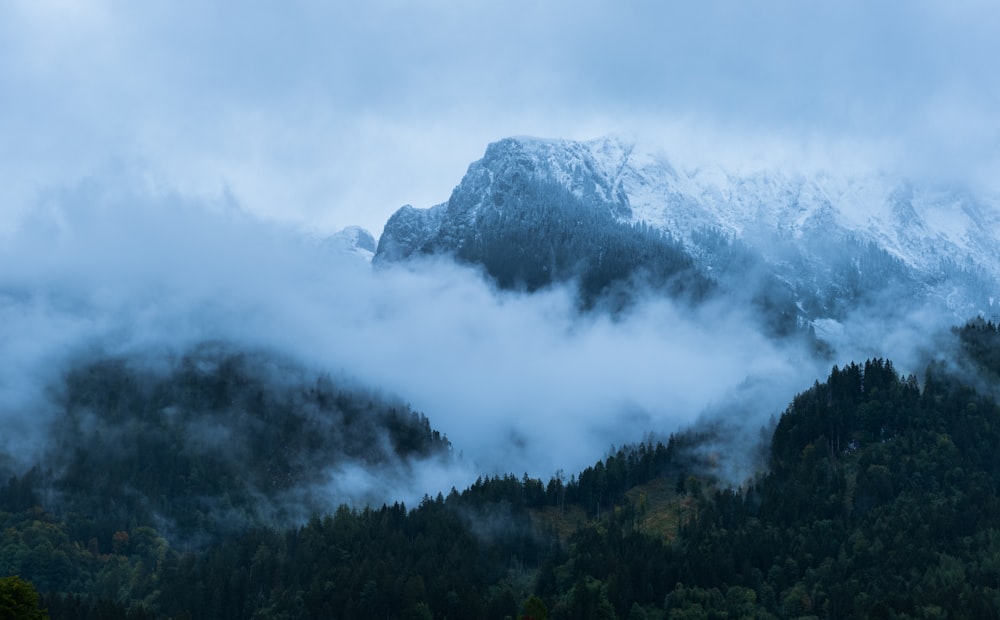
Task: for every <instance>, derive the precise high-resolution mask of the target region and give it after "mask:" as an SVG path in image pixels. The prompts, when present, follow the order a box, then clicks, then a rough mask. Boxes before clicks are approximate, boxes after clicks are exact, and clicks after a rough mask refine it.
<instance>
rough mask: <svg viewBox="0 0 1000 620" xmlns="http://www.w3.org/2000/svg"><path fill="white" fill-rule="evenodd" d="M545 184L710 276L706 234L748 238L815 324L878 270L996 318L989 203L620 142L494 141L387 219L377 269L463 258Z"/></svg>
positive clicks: (877, 180)
mask: <svg viewBox="0 0 1000 620" xmlns="http://www.w3.org/2000/svg"><path fill="white" fill-rule="evenodd" d="M547 185H555V186H558V187H560V188H562V189H563V190H565V191H566V192H568V193H569V194H571V195H572V196H573V197H574V198H575V204H576V205H577V207H578V208H581V209H598V210H603V211H604V212H605V213H607V215H608V216H609V217H608V218H607V223H606V225H612V224H617V225H628V226H635V227H641V226H648V227H649V228H651V229H653V230H656V231H658V232H660V233H662V234H664V235H669V236H670V237H671V238H672V239H675V240H676V241H678V242H679V245H680V246H681V247H682V248H683V249H684V251H685V252H687V253H688V254H689V255H690V256H691V257H692V258H693V259H694V262H695V264H696V265H697V266H698V267H699V268H700V269H702V270H704V271H706V272H712V271H717V266H716V265H713V264H712V262H713V256H712V251H713V248H712V244H705V243H704V242H703V241H704V234H705V232H706V231H711V232H712V233H714V234H717V235H721V236H722V237H723V238H725V239H726V240H728V241H729V242H734V241H738V242H739V243H741V244H743V245H745V246H746V248H747V249H749V250H750V251H752V252H753V253H755V254H757V255H759V257H760V259H762V261H763V263H765V264H766V265H767V268H768V270H769V271H770V272H771V273H772V274H773V275H774V277H776V278H777V279H779V280H781V281H784V282H786V283H787V285H788V287H789V289H790V292H791V293H792V294H793V295H794V296H795V297H796V300H797V302H798V303H799V305H800V308H801V307H802V306H805V307H806V308H807V309H806V310H803V311H802V313H803V315H804V317H803V318H805V319H807V320H815V319H820V318H829V317H834V318H836V317H837V316H838V312H842V309H840V310H838V309H837V308H836V307H835V306H836V304H833V305H831V303H830V302H829V300H827V301H823V298H829V297H833V298H836V297H837V296H839V295H843V294H844V293H843V289H845V288H848V287H849V286H850V284H851V283H850V281H851V279H857V278H858V277H860V278H862V279H864V278H869V279H876V278H877V277H879V274H875V276H874V278H873V277H872V273H871V272H872V271H892V272H898V273H899V274H900V276H901V278H902V279H903V280H908V282H907V283H906V287H905V288H906V290H907V291H908V292H909V293H912V294H914V295H916V296H918V297H929V298H932V299H937V300H940V301H941V302H943V303H944V305H946V306H947V307H948V308H949V309H950V310H952V311H953V312H954V313H955V314H956V315H959V316H969V315H975V314H984V313H989V312H991V309H992V304H993V301H994V295H993V292H994V291H995V290H996V289H997V283H998V282H1000V259H998V257H997V255H996V253H995V252H994V251H993V248H995V247H998V246H1000V236H998V235H1000V232H998V231H1000V202H998V201H997V200H996V199H995V198H993V197H988V196H987V197H984V196H977V195H974V194H972V193H971V192H969V191H968V190H965V189H962V188H935V187H931V186H929V185H917V184H915V183H913V182H911V181H908V180H905V179H900V178H892V177H889V176H888V175H885V174H868V175H855V176H849V175H846V174H831V173H828V172H819V173H815V174H813V175H811V176H809V175H806V174H804V173H797V172H796V173H790V172H783V171H776V170H764V171H757V172H751V173H737V172H732V171H728V170H726V169H724V168H723V167H721V166H714V165H713V166H702V167H700V168H694V169H684V168H680V167H678V166H675V165H674V164H673V163H671V161H670V160H669V159H668V158H667V157H666V155H664V154H662V153H661V152H657V151H653V150H644V149H641V148H639V147H638V146H637V145H636V144H635V143H633V142H628V141H625V140H622V139H620V138H616V137H605V138H599V139H596V140H591V141H586V142H578V141H572V140H561V139H540V138H530V137H523V136H522V137H514V138H506V139H503V140H500V141H497V142H494V143H491V144H490V145H489V146H487V148H486V151H485V154H484V156H483V158H482V159H480V160H478V161H475V162H473V163H472V164H470V165H469V168H468V170H467V172H466V174H465V175H464V177H463V178H462V180H461V182H460V183H459V184H458V186H456V188H455V189H454V191H453V192H452V195H451V197H450V198H449V200H448V201H447V202H445V203H441V204H439V205H436V206H433V207H431V208H429V209H415V208H413V207H412V206H409V205H408V206H407V207H404V208H402V209H400V210H399V211H397V212H396V213H395V214H393V216H392V217H390V219H389V221H388V222H387V223H386V226H385V231H384V233H383V235H382V237H381V239H380V240H379V247H378V249H377V251H376V253H375V257H374V263H375V264H376V265H379V264H383V265H384V264H387V263H392V262H396V261H399V260H405V259H407V258H409V257H410V256H413V255H414V254H438V253H446V254H448V253H451V254H456V255H461V254H462V250H463V248H464V246H465V244H468V243H469V240H470V239H476V238H481V237H483V236H484V235H488V234H489V231H487V230H485V229H484V228H483V226H482V223H483V217H484V214H486V213H493V214H496V215H497V217H520V218H521V219H525V215H524V214H523V213H521V214H514V213H513V210H512V208H511V205H512V203H516V200H512V197H515V198H516V197H518V196H524V195H526V194H530V193H531V192H533V191H534V192H535V193H538V190H537V188H539V187H545V186H547ZM532 188H534V189H532ZM513 206H515V207H516V206H517V205H516V204H514V205H513ZM535 206H536V207H537V204H536V205H535ZM529 208H530V205H529ZM557 219H558V218H557ZM564 232H565V231H564ZM567 234H568V233H567ZM713 243H714V242H713ZM593 249H594V250H597V251H599V249H600V248H598V247H595V248H593ZM869 250H877V251H878V253H879V254H881V255H880V256H879V257H878V258H877V259H875V263H876V264H874V265H871V264H869V265H863V264H861V263H860V262H859V260H855V258H856V257H857V255H858V254H859V253H864V252H866V251H869ZM465 258H466V259H468V257H465ZM470 262H480V261H477V259H476V257H472V260H471V261H470ZM841 262H843V263H844V264H842V265H841V264H839V263H841ZM882 263H884V265H883V264H882ZM866 272H868V273H866ZM812 297H815V298H816V299H812V300H811V298H812ZM817 300H819V301H817ZM841 305H843V304H841ZM810 306H811V307H812V308H811V309H809V307H810Z"/></svg>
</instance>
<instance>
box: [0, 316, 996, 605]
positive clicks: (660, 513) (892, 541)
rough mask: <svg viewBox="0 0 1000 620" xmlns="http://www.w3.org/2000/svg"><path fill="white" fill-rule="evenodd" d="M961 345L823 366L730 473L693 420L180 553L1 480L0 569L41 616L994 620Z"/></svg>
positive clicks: (991, 413)
mask: <svg viewBox="0 0 1000 620" xmlns="http://www.w3.org/2000/svg"><path fill="white" fill-rule="evenodd" d="M953 343H954V345H955V346H956V350H957V351H958V353H957V354H956V355H957V356H958V357H957V358H956V359H953V360H941V361H939V362H935V363H933V364H931V365H930V366H929V367H928V369H927V371H926V373H925V374H924V375H923V377H921V378H919V379H918V378H917V377H914V376H907V377H903V376H900V375H899V374H898V373H897V372H896V370H895V369H894V367H893V365H892V363H891V362H890V361H888V360H881V359H873V360H869V361H867V362H864V363H862V364H849V365H847V366H846V367H843V368H834V369H833V371H832V372H831V374H830V376H829V377H828V378H827V380H826V381H824V382H822V383H819V382H817V383H816V384H815V385H814V386H813V387H812V388H810V389H808V390H806V391H805V392H803V393H802V394H800V395H799V396H797V397H796V398H795V399H794V400H793V402H792V403H791V404H790V405H789V406H788V408H787V410H786V411H785V412H784V413H783V414H782V415H781V416H780V418H779V419H778V420H777V424H776V426H775V428H774V430H773V438H772V440H771V441H770V444H769V446H768V447H767V449H768V453H767V461H768V463H769V468H768V471H766V472H762V473H758V474H757V475H755V476H754V477H753V478H751V479H748V480H747V481H746V482H745V483H744V484H742V485H740V486H738V487H736V488H732V487H729V486H727V485H725V484H723V483H722V482H721V481H719V480H718V479H717V478H716V477H715V476H714V473H713V463H714V462H715V457H714V456H713V453H712V452H711V451H710V450H706V449H705V447H704V446H705V445H706V443H705V441H704V437H702V436H701V435H699V432H698V431H697V430H692V431H689V432H682V433H679V434H676V435H674V436H672V437H670V438H669V439H667V440H664V441H663V442H658V441H656V440H649V441H644V442H642V443H640V444H636V445H634V446H627V447H623V448H620V449H617V450H615V451H614V453H612V454H610V455H609V456H608V457H607V458H605V459H603V460H601V461H599V462H597V463H595V465H594V466H592V467H590V468H587V469H586V470H585V471H583V472H580V473H579V474H578V475H573V476H570V477H569V478H566V477H564V476H556V477H553V478H552V479H551V480H549V481H547V482H546V481H542V480H537V479H532V478H529V477H527V476H520V477H519V476H513V475H508V476H500V477H489V478H482V479H480V480H479V481H477V482H476V483H475V484H473V485H472V486H470V487H469V488H467V489H465V490H463V491H457V490H453V491H452V492H451V493H449V494H447V495H443V494H442V495H438V496H437V497H426V498H425V499H424V500H423V501H422V502H421V503H420V504H419V505H417V506H404V505H402V504H394V505H391V506H383V507H381V508H350V507H346V506H344V507H341V508H339V509H338V510H336V511H334V512H332V513H331V514H328V515H323V514H316V515H315V516H313V517H312V518H311V519H309V520H307V521H306V522H304V523H303V524H302V525H301V526H298V527H294V528H291V529H283V528H273V527H255V528H252V529H250V530H245V531H243V532H242V533H233V534H231V535H227V536H221V537H218V538H216V539H214V541H213V542H211V543H210V544H208V546H206V547H204V548H199V549H187V550H184V549H181V548H179V547H178V546H177V545H176V544H174V543H173V542H172V541H171V540H170V539H169V537H167V538H165V537H164V535H163V534H164V533H163V532H161V531H158V530H157V529H156V528H157V523H156V521H155V519H154V520H152V521H144V520H143V518H142V513H141V512H140V513H137V514H138V516H136V517H134V518H133V519H132V520H131V521H130V522H126V521H123V520H121V518H123V516H124V513H121V515H119V513H117V512H115V511H111V512H110V513H108V515H107V517H108V525H109V526H110V525H111V523H114V526H113V527H116V528H118V529H117V530H115V531H113V532H111V533H110V535H109V536H104V537H102V535H97V536H92V537H91V539H88V538H86V536H90V535H91V531H86V533H85V531H84V530H85V528H84V529H80V525H79V518H78V517H77V516H76V515H75V513H72V512H66V511H64V510H63V509H62V508H61V506H64V505H65V504H60V503H55V504H48V503H47V499H46V497H47V496H46V494H45V493H43V492H42V489H43V488H44V484H43V480H44V479H43V478H40V477H39V475H40V474H38V473H34V474H32V475H29V476H26V477H13V478H11V479H10V480H9V482H8V483H7V484H6V485H5V487H4V488H3V490H2V495H0V497H2V501H3V504H2V510H3V511H4V512H3V513H0V520H2V523H0V526H2V528H3V531H4V538H3V545H2V548H0V572H3V573H4V574H19V575H20V576H21V577H23V578H25V579H27V580H29V581H31V582H32V583H33V584H34V585H35V587H36V588H38V590H39V591H41V592H43V594H44V595H45V596H44V601H43V603H44V604H45V605H47V606H48V608H49V612H50V615H51V617H52V618H84V617H85V618H125V617H126V615H125V614H126V611H127V610H128V609H131V610H132V611H131V612H129V613H131V614H132V615H131V616H130V617H135V618H139V617H156V618H206V619H207V618H213V619H216V618H330V617H338V618H370V617H387V618H496V619H498V620H501V619H503V618H505V617H512V618H513V617H532V618H545V617H550V618H567V619H569V618H622V619H624V618H629V619H635V618H798V617H810V616H814V617H831V618H873V617H876V618H877V617H882V618H924V617H945V616H947V617H969V618H990V617H998V616H1000V562H998V560H997V558H1000V495H998V488H1000V460H998V459H997V458H996V456H995V447H996V446H997V445H1000V407H998V405H997V402H996V401H995V400H994V399H993V397H992V396H990V395H988V394H986V393H984V391H983V390H981V389H980V390H977V389H974V388H973V387H972V386H973V385H974V384H981V383H982V381H983V379H982V376H996V375H995V374H993V375H989V374H988V373H996V371H997V366H996V360H997V355H998V353H997V344H998V343H1000V333H998V329H997V326H995V325H994V324H992V323H985V322H982V321H979V322H975V323H972V324H969V325H967V326H966V327H964V328H962V329H958V330H955V332H954V335H953ZM959 361H961V362H962V363H957V362H959ZM959 368H962V369H965V370H968V369H978V370H977V376H976V377H974V378H973V377H971V376H963V375H959V374H957V373H958V372H959V371H958V370H956V369H959ZM965 370H963V372H965ZM126 374H127V373H126ZM71 383H72V382H71ZM195 383H196V384H197V382H195ZM100 391H102V392H103V391H104V389H103V388H102V390H100ZM126 392H127V393H131V392H128V390H126ZM209 392H210V391H204V392H201V393H202V394H203V396H204V397H207V395H208V393H209ZM94 398H95V399H96V397H94ZM119 400H120V399H111V400H110V401H107V402H119ZM174 400H176V399H174ZM307 401H308V402H316V401H314V400H308V399H307ZM73 402H76V399H74V401H73ZM86 402H90V403H96V402H98V400H91V401H86ZM140 402H145V401H140ZM147 409H148V408H147ZM133 410H135V411H144V410H146V409H144V408H143V407H137V408H135V409H131V408H129V409H121V408H120V409H118V411H119V413H120V414H122V415H124V414H125V412H126V411H133ZM406 419H413V420H415V422H417V423H416V426H415V427H414V428H416V429H417V430H419V428H421V427H422V426H423V421H422V420H421V419H419V418H412V417H411V418H406ZM416 436H419V437H425V435H422V434H421V433H420V432H416ZM712 439H713V441H712V445H714V446H716V448H714V449H715V450H718V449H724V448H719V447H718V446H719V445H721V444H720V443H719V442H718V438H717V437H713V438H712ZM753 440H755V438H732V441H734V442H735V441H753ZM426 441H427V443H426V444H424V445H425V446H435V445H437V444H436V443H435V442H434V440H433V435H431V436H427V439H426ZM303 449H304V450H306V454H308V453H309V452H308V449H307V448H305V447H304V448H303ZM345 450H346V448H345ZM150 454H156V453H155V452H150ZM157 458H158V459H160V460H163V459H166V461H167V462H168V463H169V458H168V457H167V456H165V455H163V456H159V457H157ZM125 462H127V461H125ZM164 469H166V467H164ZM123 471H129V470H127V469H126V470H123ZM136 475H138V474H136V473H131V474H128V476H136ZM221 480H222V481H223V482H217V483H215V484H224V482H225V481H226V480H232V479H231V478H221ZM93 488H95V489H99V490H100V491H99V494H97V495H95V497H94V501H95V502H101V501H104V502H106V503H105V504H104V505H106V506H112V505H113V506H117V505H118V501H119V500H118V499H115V502H114V503H112V502H111V501H110V500H109V499H108V498H107V497H105V498H101V497H99V495H100V494H109V495H111V496H113V497H117V496H115V493H117V491H115V489H116V488H117V487H116V486H114V485H110V486H107V485H105V486H94V487H93ZM237 488H238V487H237ZM219 492H221V493H226V492H230V491H229V490H228V489H219Z"/></svg>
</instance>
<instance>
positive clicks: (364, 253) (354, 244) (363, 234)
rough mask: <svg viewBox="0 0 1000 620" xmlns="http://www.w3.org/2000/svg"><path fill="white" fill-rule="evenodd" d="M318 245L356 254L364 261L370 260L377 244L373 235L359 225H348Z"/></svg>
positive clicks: (333, 250) (335, 250)
mask: <svg viewBox="0 0 1000 620" xmlns="http://www.w3.org/2000/svg"><path fill="white" fill-rule="evenodd" d="M320 245H321V246H322V247H323V248H325V249H327V250H330V251H332V252H339V253H344V254H349V255H353V256H357V257H359V258H361V259H363V260H365V261H369V262H370V261H371V260H372V257H373V256H374V255H375V250H376V249H377V246H376V244H375V237H373V236H372V234H371V233H370V232H368V231H367V230H365V229H364V228H362V227H360V226H348V227H346V228H344V229H342V230H339V231H337V232H336V233H334V234H332V235H330V236H329V237H327V238H326V239H323V240H322V241H320Z"/></svg>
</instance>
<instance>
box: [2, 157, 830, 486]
mask: <svg viewBox="0 0 1000 620" xmlns="http://www.w3.org/2000/svg"><path fill="white" fill-rule="evenodd" d="M0 263H2V265H3V269H2V270H0V319H2V321H0V325H2V326H3V327H2V328H0V340H2V341H3V343H4V350H5V355H4V357H3V360H2V366H3V367H2V373H0V376H2V377H3V378H4V379H3V381H2V382H0V405H2V410H3V416H4V421H5V428H13V426H10V427H8V426H6V424H8V423H10V424H14V423H15V422H16V425H17V428H19V429H20V430H18V431H17V432H16V433H12V434H9V435H8V436H7V442H6V444H7V446H6V447H7V448H8V449H9V448H11V447H12V446H14V445H22V446H28V445H34V444H38V443H39V442H42V441H44V422H45V420H47V419H51V418H50V417H49V416H51V415H52V414H53V413H52V412H51V411H48V410H47V409H46V407H44V406H42V404H43V403H44V402H45V396H46V390H47V388H48V387H49V386H51V385H52V384H53V383H54V382H55V381H56V380H57V379H58V374H59V372H61V371H62V369H64V368H65V367H66V364H67V363H68V362H69V360H71V359H73V358H74V356H76V355H79V354H82V353H86V352H87V351H92V350H102V351H106V352H109V353H112V354H115V353H125V354H127V353H141V354H144V353H147V352H149V351H158V350H160V351H175V352H176V351H183V350H184V349H185V348H186V347H189V346H192V345H194V344H196V343H198V342H201V341H204V340H220V339H221V340H225V341H231V342H235V343H237V344H241V345H245V346H248V347H252V348H258V347H263V348H265V349H272V350H275V351H278V352H280V353H281V354H283V355H291V356H292V357H293V358H294V359H298V360H302V361H303V362H305V363H306V364H307V365H309V366H311V367H313V368H316V369H318V370H326V371H331V372H335V373H336V372H340V371H341V370H343V371H344V372H346V373H347V374H348V375H349V376H353V377H355V378H357V379H358V380H359V381H360V382H362V383H363V384H365V385H368V386H372V387H374V388H377V389H384V390H386V391H387V392H389V393H394V394H397V395H399V396H400V397H402V398H403V399H405V400H407V401H409V402H410V403H411V404H412V405H413V406H414V407H415V408H416V409H418V410H420V411H423V412H424V413H425V414H426V415H427V416H428V417H429V418H430V420H431V422H432V424H433V425H434V427H435V428H437V429H439V430H441V431H443V432H444V433H446V434H447V435H448V436H449V438H450V439H451V440H452V442H453V443H454V444H455V448H456V451H460V452H462V453H464V462H465V465H464V466H463V468H462V470H461V475H462V476H469V475H471V472H475V473H477V474H478V473H484V472H493V473H502V472H507V471H513V472H516V473H522V472H529V473H531V474H532V475H537V476H548V475H550V474H552V473H553V472H554V471H555V470H557V469H563V470H566V471H575V470H578V469H581V468H583V467H585V466H587V465H589V464H590V463H592V462H593V460H595V459H596V458H598V457H599V456H600V455H602V454H603V453H604V452H605V451H606V450H607V449H608V448H609V447H610V446H611V445H612V444H621V443H624V442H630V441H636V440H638V439H640V438H641V437H642V436H643V435H644V434H645V433H647V432H649V431H655V432H659V433H664V434H665V433H669V432H672V431H675V430H677V429H678V428H680V427H682V426H683V425H686V424H690V423H691V422H693V421H694V420H695V419H696V418H697V417H698V415H699V414H700V413H701V412H702V411H703V410H704V409H705V408H706V407H707V406H708V405H709V404H711V403H713V402H715V401H717V400H718V399H719V397H718V395H719V394H721V393H724V392H725V391H727V390H730V389H732V388H734V387H735V386H738V385H739V384H740V383H741V382H743V381H744V379H745V378H746V377H747V375H748V374H749V375H755V376H761V377H769V378H771V379H772V380H774V379H775V378H780V380H777V381H778V382H779V383H780V384H781V385H782V386H788V385H794V388H791V387H788V388H786V387H782V389H787V390H788V395H791V393H794V390H796V389H798V388H799V387H800V386H801V385H807V384H808V383H809V382H810V380H811V375H809V374H808V373H804V371H803V370H802V365H801V360H798V359H796V357H795V356H804V355H805V354H804V353H803V352H800V351H798V350H796V349H794V348H789V349H784V348H779V347H778V346H776V345H774V344H773V343H771V342H769V341H768V340H767V339H765V338H764V337H763V336H761V335H759V334H758V333H757V331H756V328H755V323H754V322H753V319H752V317H750V316H745V315H742V314H741V313H740V312H739V311H737V310H733V309H728V308H724V307H721V306H720V307H705V308H703V309H702V310H701V311H699V312H696V313H694V312H692V311H690V310H689V309H685V308H683V307H678V306H675V305H674V304H672V303H670V302H669V301H666V300H662V299H650V300H649V301H647V302H645V303H642V304H639V305H638V306H637V307H636V308H635V309H634V310H633V311H631V312H630V313H629V314H627V315H624V316H621V317H618V318H616V319H612V318H610V317H608V316H605V315H602V314H599V313H593V314H590V315H586V316H582V317H581V316H580V315H579V314H578V313H577V310H576V304H575V301H574V293H573V291H572V290H570V289H569V288H556V289H552V290H548V291H544V292H541V293H538V294H534V295H527V294H517V293H499V292H497V291H496V290H494V289H493V288H492V287H491V286H490V285H488V284H487V283H486V282H485V281H484V280H483V278H482V277H481V275H480V273H479V272H478V271H476V270H474V269H471V268H464V267H459V266H457V265H455V264H453V263H450V262H448V261H446V260H443V259H442V260H428V261H426V262H423V263H417V264H414V265H410V266H401V267H399V268H394V269H389V270H377V271H372V270H371V269H370V268H369V266H368V264H367V263H365V262H363V261H361V260H358V259H357V258H356V257H353V256H349V255H340V254H337V253H331V252H330V251H328V250H325V249H324V247H323V246H322V245H321V244H316V243H313V242H310V241H308V240H306V238H304V237H302V236H301V235H298V234H296V233H294V232H292V231H290V230H289V229H287V228H285V227H282V226H278V225H275V224H273V223H269V222H266V221H263V220H260V219H258V218H254V217H252V216H249V215H247V214H245V213H244V212H243V211H241V210H240V209H239V208H238V207H237V206H236V205H234V204H232V203H229V202H226V201H224V200H223V201H219V202H215V203H208V204H204V203H199V202H197V201H193V200H191V199H188V198H185V197H184V196H183V195H182V194H178V193H172V192H165V191H162V190H158V189H155V188H154V189H150V188H149V187H148V186H145V185H144V184H143V183H142V179H139V180H138V181H137V180H135V179H134V178H133V177H131V176H130V175H129V173H127V172H125V173H122V174H120V175H118V176H114V177H112V178H109V179H106V180H105V181H103V182H100V183H98V182H92V183H89V184H85V185H82V186H78V187H74V188H68V189H65V190H62V191H58V192H52V193H51V194H50V196H49V197H48V198H47V199H46V201H45V202H44V203H43V204H42V205H41V206H40V207H39V208H38V209H37V211H36V212H34V215H33V217H31V218H29V219H28V220H26V221H25V222H24V223H23V225H22V226H21V228H20V229H19V230H18V232H17V233H16V234H14V235H11V236H9V237H8V238H7V239H6V240H5V244H4V245H3V249H2V250H0ZM46 411H48V415H46ZM773 413H776V412H775V411H773V410H768V411H766V412H760V416H762V419H766V417H767V416H768V415H771V414H773ZM26 420H36V421H37V423H30V422H26ZM425 479H427V480H434V481H440V479H441V476H440V475H438V474H434V475H433V476H431V475H430V474H428V476H426V477H425ZM465 482H467V480H456V481H455V483H454V484H455V485H456V486H462V485H463V484H464V483H465ZM359 484H360V483H359ZM362 486H363V485H362ZM434 490H438V489H431V491H434ZM444 490H447V489H444Z"/></svg>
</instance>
